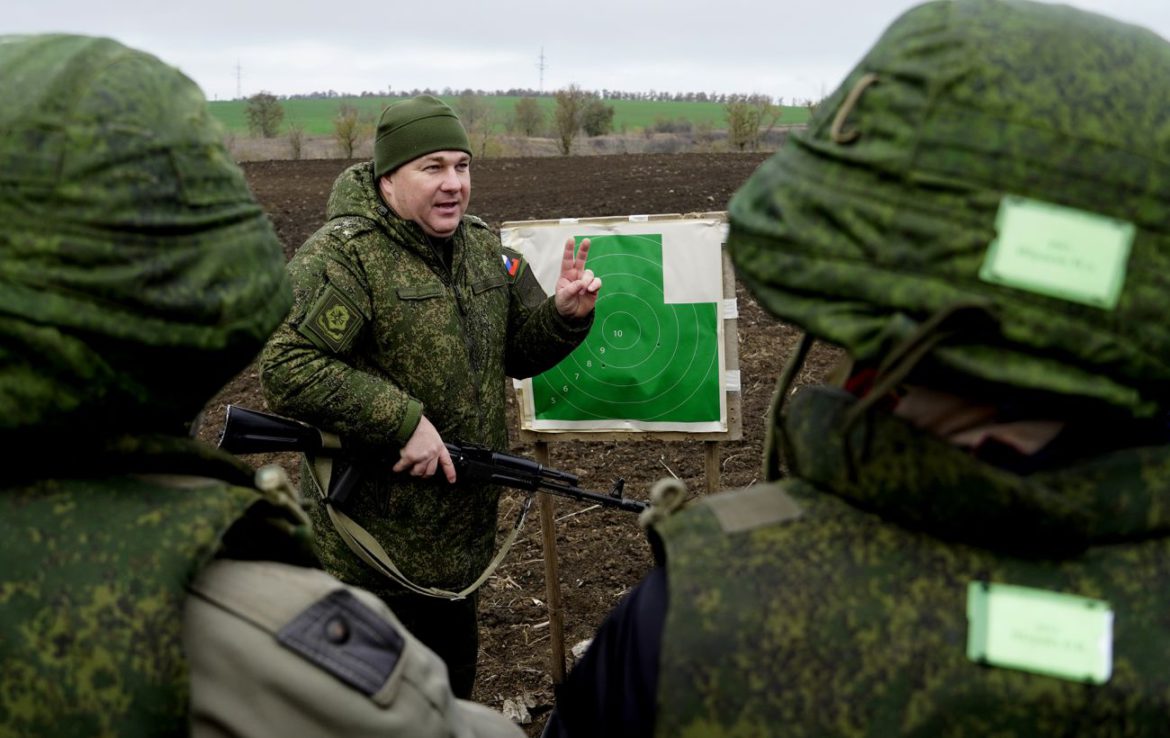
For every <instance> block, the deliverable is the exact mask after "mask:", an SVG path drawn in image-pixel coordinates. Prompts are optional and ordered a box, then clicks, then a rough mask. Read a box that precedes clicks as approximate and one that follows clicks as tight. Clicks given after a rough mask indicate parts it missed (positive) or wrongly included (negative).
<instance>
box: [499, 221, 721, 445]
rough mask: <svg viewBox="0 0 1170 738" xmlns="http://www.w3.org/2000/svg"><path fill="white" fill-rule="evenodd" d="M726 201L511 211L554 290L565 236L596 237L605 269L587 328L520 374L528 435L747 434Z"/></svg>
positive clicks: (511, 242)
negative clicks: (642, 211)
mask: <svg viewBox="0 0 1170 738" xmlns="http://www.w3.org/2000/svg"><path fill="white" fill-rule="evenodd" d="M726 234H727V224H726V216H725V213H722V212H720V213H704V214H695V215H687V216H683V215H644V216H627V217H620V218H618V217H615V218H581V219H573V218H565V219H562V220H543V221H524V222H508V223H504V224H503V225H502V227H501V229H500V236H501V239H502V240H503V243H504V245H505V246H508V247H510V248H513V249H515V250H517V251H519V252H520V253H522V254H523V255H524V259H525V261H526V262H527V267H526V268H529V269H531V270H532V271H533V274H534V275H535V276H536V278H537V280H538V281H539V282H540V284H541V286H542V287H543V288H544V290H545V292H546V293H548V294H552V292H553V287H554V285H555V283H556V280H557V277H558V276H559V275H560V267H561V258H562V256H563V253H564V244H565V241H566V240H567V239H568V238H570V237H571V238H573V240H574V241H575V242H576V244H577V246H578V247H579V246H580V244H581V241H582V239H585V238H588V239H589V240H590V249H589V255H588V261H587V262H586V265H585V266H586V268H588V269H591V270H593V272H594V274H596V275H597V276H598V277H600V278H601V282H602V287H601V293H600V296H599V298H598V300H597V307H596V315H595V316H594V321H593V327H592V329H591V330H590V332H589V336H588V337H587V338H586V339H585V341H584V342H582V344H581V345H580V346H578V347H577V348H576V350H574V351H573V352H572V353H571V354H570V355H569V356H568V357H567V358H565V359H564V360H563V361H561V362H560V363H559V364H558V365H557V366H556V367H554V368H552V369H550V370H549V371H547V372H545V373H543V374H540V375H538V376H536V377H533V378H531V379H525V380H518V381H515V382H514V385H515V387H516V390H517V393H518V394H517V398H518V400H519V408H520V413H519V414H520V426H521V435H522V436H528V437H532V436H533V434H544V433H556V434H558V437H560V438H584V439H595V438H597V434H598V433H599V432H601V433H603V432H607V431H609V432H620V433H636V434H642V435H647V436H648V437H653V438H674V437H678V438H686V439H702V440H729V439H732V440H733V439H737V438H739V437H741V435H742V431H741V423H740V417H739V408H740V402H739V398H740V394H739V391H740V387H739V366H738V352H737V350H736V347H737V346H738V339H737V336H736V334H735V319H736V317H737V311H736V304H735V280H734V275H733V274H732V270H731V267H730V264H729V262H728V259H727V257H726V255H725V254H724V253H723V242H724V241H725V240H726Z"/></svg>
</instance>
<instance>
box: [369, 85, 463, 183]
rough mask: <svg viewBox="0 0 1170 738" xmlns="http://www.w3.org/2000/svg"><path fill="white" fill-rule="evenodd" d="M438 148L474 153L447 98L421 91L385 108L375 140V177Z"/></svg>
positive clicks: (440, 149)
mask: <svg viewBox="0 0 1170 738" xmlns="http://www.w3.org/2000/svg"><path fill="white" fill-rule="evenodd" d="M435 151H466V152H467V153H468V154H469V155H470V154H471V142H470V141H468V139H467V131H465V130H463V124H462V123H460V122H459V116H457V115H455V111H454V110H452V109H451V108H450V107H449V106H448V105H447V104H446V103H445V102H443V101H442V100H440V99H438V98H436V97H431V96H430V95H419V96H418V97H412V98H411V99H409V100H403V101H402V102H399V103H394V104H393V105H391V106H390V107H388V108H386V109H385V110H384V111H382V118H381V119H380V120H379V121H378V134H377V136H376V138H375V140H374V176H375V177H381V176H382V175H384V174H389V173H390V172H392V171H394V170H395V169H397V168H398V167H400V166H402V165H403V164H405V163H406V162H408V161H411V160H412V159H417V158H418V157H420V156H423V155H425V154H430V153H432V152H435Z"/></svg>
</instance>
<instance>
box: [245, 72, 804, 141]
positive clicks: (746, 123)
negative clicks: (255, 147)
mask: <svg viewBox="0 0 1170 738" xmlns="http://www.w3.org/2000/svg"><path fill="white" fill-rule="evenodd" d="M447 92H449V91H447ZM508 92H517V91H514V90H510V91H508ZM603 92H609V91H601V92H599V91H594V90H584V89H582V88H580V87H578V86H577V85H569V86H568V87H565V88H563V89H560V90H557V91H555V92H553V93H551V96H552V97H553V99H554V106H553V109H552V113H551V116H549V115H548V114H547V113H546V109H545V107H544V106H542V105H541V104H540V103H539V102H538V101H537V97H538V96H537V95H520V96H519V97H520V99H519V100H517V101H516V103H515V104H514V106H513V109H512V111H511V112H510V114H509V115H508V116H507V119H506V120H504V121H499V120H497V117H498V113H497V110H496V107H495V106H494V105H493V104H492V103H491V102H489V100H488V99H487V98H489V97H491V96H490V95H486V94H483V93H481V92H480V91H477V90H470V89H468V90H463V91H462V92H460V93H459V94H458V95H457V96H456V99H455V101H454V103H453V107H454V108H455V110H456V111H457V112H458V113H459V117H460V119H461V120H462V121H463V125H464V127H465V128H466V129H467V132H468V136H469V137H470V139H471V140H472V142H473V144H472V145H473V146H475V147H476V148H477V149H478V151H477V152H476V153H477V154H479V155H481V156H482V155H486V154H487V148H488V144H489V142H490V141H491V139H492V136H493V135H494V132H495V131H496V130H497V128H498V124H501V123H502V126H503V128H504V130H506V131H507V132H508V133H509V134H512V135H515V136H524V137H529V138H531V137H537V136H546V135H547V136H549V137H551V138H553V139H555V141H556V142H557V147H558V149H559V150H560V152H561V154H563V155H568V154H569V153H570V152H571V151H572V147H573V142H574V141H575V140H576V139H577V138H578V137H579V136H580V135H582V134H584V135H585V136H588V137H594V136H604V135H607V134H610V133H613V132H614V107H613V105H611V104H609V102H608V100H615V99H623V98H613V97H606V96H605V95H604V94H602V93H603ZM416 94H439V95H442V94H443V92H439V93H435V92H434V91H430V92H428V91H426V90H412V91H410V92H409V93H402V94H401V95H394V97H399V96H401V97H413V96H415V95H416ZM698 94H703V93H698ZM379 96H380V97H385V94H380V95H379ZM318 97H320V96H319V95H318ZM325 97H326V98H328V97H332V95H328V94H327V95H325ZM509 97H517V95H509ZM282 99H285V100H287V99H296V98H295V97H285V98H280V97H278V96H276V95H273V94H272V93H270V92H259V93H257V94H255V95H253V96H252V97H250V98H248V99H247V104H246V107H245V119H246V121H247V125H248V129H249V131H250V132H251V133H252V135H258V136H263V137H265V138H274V137H276V136H277V135H278V133H279V132H280V130H281V124H282V123H283V121H284V108H283V106H282V105H281V101H282ZM624 99H631V98H624ZM634 99H646V98H634ZM696 101H699V100H696ZM720 101H721V102H720V104H722V105H723V109H724V117H725V119H726V121H727V129H726V130H727V146H728V148H729V149H732V150H738V151H754V150H756V149H758V148H759V144H760V141H761V140H763V139H764V137H765V136H766V135H767V134H768V133H769V132H770V131H771V130H772V129H773V128H774V127H775V125H776V123H777V122H778V121H779V119H780V116H781V115H782V114H783V112H784V108H783V105H782V104H781V103H780V102H773V100H772V98H770V97H768V96H766V95H722V96H720ZM703 102H711V100H710V99H706V100H703ZM805 105H806V106H807V107H808V108H809V110H810V111H811V110H812V109H813V108H815V106H816V104H815V103H813V102H812V101H807V102H806V103H805ZM376 125H377V121H376V120H375V119H374V117H373V115H372V114H371V113H369V112H365V113H363V112H361V111H359V109H358V108H357V107H355V106H353V105H351V104H349V103H347V102H341V103H339V105H338V110H337V113H336V114H335V115H334V117H333V120H332V127H333V137H334V139H335V140H336V142H337V144H338V147H339V149H340V151H341V154H342V155H343V156H345V157H346V158H352V157H353V153H354V149H355V148H356V146H357V144H358V143H359V142H360V141H362V140H363V139H364V138H365V137H371V136H373V134H374V130H375V128H376ZM689 125H690V124H689V123H688V122H686V121H659V122H658V123H656V125H655V130H658V131H660V132H667V133H670V132H689V130H686V131H683V130H681V129H685V128H688V127H689ZM285 135H286V136H287V138H288V141H289V144H290V147H291V149H292V154H293V158H298V159H299V158H300V155H301V150H302V147H303V145H304V141H305V130H304V127H303V126H301V125H299V124H296V123H291V124H289V125H288V126H287V128H286V131H285Z"/></svg>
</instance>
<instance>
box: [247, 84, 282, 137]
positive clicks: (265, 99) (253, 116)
mask: <svg viewBox="0 0 1170 738" xmlns="http://www.w3.org/2000/svg"><path fill="white" fill-rule="evenodd" d="M244 116H245V117H246V118H247V119H248V130H249V131H250V132H251V133H252V135H256V134H259V135H261V136H263V137H264V138H273V137H275V136H276V133H277V132H278V131H279V130H280V122H281V121H282V120H284V108H283V107H281V104H280V101H279V100H277V99H276V95H273V94H272V93H271V92H257V93H256V94H255V95H252V96H251V97H249V98H248V105H247V107H245V108H244Z"/></svg>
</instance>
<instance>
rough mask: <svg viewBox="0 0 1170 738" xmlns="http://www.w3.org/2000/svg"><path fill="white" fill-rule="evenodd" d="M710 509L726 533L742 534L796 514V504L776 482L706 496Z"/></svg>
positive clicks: (791, 517) (704, 502)
mask: <svg viewBox="0 0 1170 738" xmlns="http://www.w3.org/2000/svg"><path fill="white" fill-rule="evenodd" d="M703 504H705V505H707V507H708V508H710V510H711V512H713V513H714V514H715V518H716V519H717V520H718V521H719V526H720V527H721V528H722V529H723V530H724V532H726V533H743V532H746V531H749V530H755V529H756V528H763V527H765V526H768V525H774V524H776V523H783V522H785V521H788V520H795V519H797V518H799V517H800V515H801V509H800V505H798V504H796V501H795V500H793V499H792V498H791V497H789V496H788V494H787V493H786V492H784V488H783V486H782V485H781V484H780V483H779V482H772V483H770V484H757V485H755V486H752V487H748V488H747V489H742V490H734V491H731V492H721V493H719V494H714V495H708V496H707V497H706V498H704V500H703Z"/></svg>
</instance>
